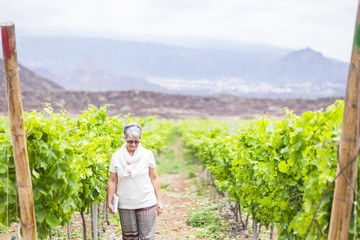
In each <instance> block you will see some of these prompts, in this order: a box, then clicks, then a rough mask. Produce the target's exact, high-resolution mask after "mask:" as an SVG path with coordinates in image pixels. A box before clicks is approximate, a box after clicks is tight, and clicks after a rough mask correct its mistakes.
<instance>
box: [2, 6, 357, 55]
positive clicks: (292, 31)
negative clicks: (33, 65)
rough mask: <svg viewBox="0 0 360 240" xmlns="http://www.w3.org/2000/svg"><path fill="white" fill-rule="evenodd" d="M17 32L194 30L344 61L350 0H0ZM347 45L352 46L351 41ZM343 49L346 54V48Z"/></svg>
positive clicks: (156, 33) (174, 33) (167, 33)
mask: <svg viewBox="0 0 360 240" xmlns="http://www.w3.org/2000/svg"><path fill="white" fill-rule="evenodd" d="M0 4H1V5H2V6H6V7H2V8H0V16H1V18H2V19H1V20H13V21H15V24H16V27H17V29H18V30H19V32H20V34H21V35H37V36H43V35H76V36H92V37H104V38H120V37H122V36H138V37H141V36H143V37H144V39H146V38H147V37H148V36H153V37H157V38H158V39H159V40H161V38H162V37H163V38H168V37H184V36H189V37H197V38H212V39H223V40H231V41H233V42H236V41H242V42H253V43H266V44H270V45H276V46H281V47H287V48H296V49H298V48H303V47H312V48H314V49H316V50H319V51H322V52H324V54H325V55H329V56H334V57H338V58H341V59H343V60H346V58H347V57H348V56H349V50H348V49H349V48H350V49H351V45H352V35H353V29H354V23H355V16H356V10H357V1H355V0H351V1H350V0H347V1H344V0H317V1H313V0H272V1H269V0H252V1H249V0H226V1H223V0H171V1H169V0H136V1H128V0H93V1H88V0H62V1H48V0H31V1H27V0H14V1H6V2H5V0H0ZM349 45H350V47H349ZM345 52H346V53H345Z"/></svg>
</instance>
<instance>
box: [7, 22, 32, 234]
mask: <svg viewBox="0 0 360 240" xmlns="http://www.w3.org/2000/svg"><path fill="white" fill-rule="evenodd" d="M0 25H1V39H2V47H3V57H4V72H5V82H6V92H7V97H8V104H9V119H10V128H11V139H12V143H13V152H14V160H15V168H16V183H17V187H18V193H19V203H20V213H21V226H22V232H23V237H24V239H25V240H27V239H29V240H30V239H31V240H35V239H37V236H36V221H35V210H34V199H33V192H32V184H31V175H30V167H29V161H28V156H27V149H26V138H25V127H24V119H23V108H22V101H21V92H20V80H19V71H18V70H19V66H18V62H17V54H16V45H15V26H14V23H12V22H5V23H1V24H0Z"/></svg>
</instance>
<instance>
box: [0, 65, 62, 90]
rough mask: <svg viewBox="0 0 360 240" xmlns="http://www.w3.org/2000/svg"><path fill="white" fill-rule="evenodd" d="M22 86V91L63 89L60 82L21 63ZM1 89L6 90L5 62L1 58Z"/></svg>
mask: <svg viewBox="0 0 360 240" xmlns="http://www.w3.org/2000/svg"><path fill="white" fill-rule="evenodd" d="M19 77H20V85H21V86H20V87H21V90H22V91H56V90H61V89H63V88H62V87H60V86H59V85H58V84H56V83H54V82H52V81H50V80H48V79H45V78H43V77H41V76H39V75H37V74H35V73H34V72H32V71H30V70H29V69H27V68H26V67H24V66H22V65H19ZM0 79H1V81H0V91H1V92H4V91H5V90H4V89H5V76H4V63H3V60H2V59H0Z"/></svg>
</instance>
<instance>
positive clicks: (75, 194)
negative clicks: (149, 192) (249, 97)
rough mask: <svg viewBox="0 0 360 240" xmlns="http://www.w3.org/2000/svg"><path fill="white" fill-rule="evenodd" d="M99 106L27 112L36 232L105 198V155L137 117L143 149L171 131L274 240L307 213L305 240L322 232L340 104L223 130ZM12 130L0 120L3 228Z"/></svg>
mask: <svg viewBox="0 0 360 240" xmlns="http://www.w3.org/2000/svg"><path fill="white" fill-rule="evenodd" d="M106 110H107V106H104V107H101V108H96V107H94V106H90V107H89V109H87V110H85V111H83V113H82V115H81V116H79V117H69V116H67V115H66V114H65V113H61V114H55V113H53V111H52V108H51V107H50V106H47V107H46V108H45V109H44V110H43V112H31V113H26V114H25V117H24V118H25V131H26V140H27V149H28V156H29V163H30V172H31V177H32V185H33V194H34V202H35V213H36V221H37V223H36V225H37V231H38V234H39V236H47V235H48V234H49V232H50V231H51V230H52V229H54V228H55V227H57V226H59V225H61V226H66V225H67V224H68V223H69V221H70V220H71V218H72V216H73V215H74V213H75V212H80V213H84V212H88V211H89V209H90V207H91V205H92V204H96V203H99V202H100V201H104V200H105V199H106V190H107V181H108V174H109V173H108V171H109V170H108V167H109V161H110V158H111V155H112V153H114V152H115V151H116V150H117V149H118V148H119V147H120V146H121V145H122V135H123V132H122V126H123V124H124V123H125V122H130V121H131V122H133V121H137V122H140V123H141V124H142V126H143V132H144V133H143V138H142V143H143V145H144V146H145V147H147V148H148V149H151V150H152V151H153V152H155V153H159V152H161V151H162V150H164V149H166V147H167V145H166V144H167V143H168V138H169V136H170V135H171V134H172V133H173V132H174V129H176V131H177V132H178V133H179V134H180V135H181V138H182V142H183V143H184V147H185V148H186V149H189V150H190V151H191V153H192V154H193V155H194V156H195V157H196V158H197V159H198V160H199V161H200V163H201V164H202V165H203V166H204V167H205V168H206V169H207V171H208V172H209V173H210V174H211V177H212V179H213V182H214V184H215V185H216V188H217V190H218V191H219V192H222V193H223V194H224V195H225V196H227V197H228V198H229V200H230V201H231V202H235V203H236V206H238V208H239V211H240V213H241V212H243V213H247V214H250V216H251V218H252V220H253V222H255V223H259V224H261V225H262V226H271V228H272V229H276V230H277V235H278V239H302V238H304V237H305V234H306V233H307V231H308V228H309V226H310V223H311V222H312V219H313V217H314V221H313V224H312V225H311V228H310V231H309V234H308V235H307V238H306V239H326V238H327V234H328V231H329V222H330V212H331V204H332V198H333V191H334V185H331V186H330V190H329V191H328V192H327V194H326V195H325V197H324V198H323V200H322V196H323V194H324V192H325V191H326V189H327V188H328V186H329V184H330V183H331V182H332V181H333V180H334V178H335V176H336V168H337V145H338V143H339V140H340V133H341V122H342V116H343V102H342V101H338V102H336V103H335V104H333V105H331V106H329V107H328V108H327V109H326V110H325V111H321V110H319V111H316V112H305V113H303V114H302V115H301V116H296V115H295V114H293V113H292V112H291V111H290V110H285V114H286V116H285V117H284V119H272V118H271V117H270V116H266V115H265V116H261V117H258V118H256V119H254V120H246V121H245V120H244V121H238V122H231V127H230V128H229V122H228V121H225V120H209V119H193V120H178V121H177V122H174V121H172V120H165V119H159V118H156V117H147V118H136V117H131V116H112V117H109V116H107V113H106ZM9 131H10V130H9V123H8V120H7V118H5V117H3V118H0V220H1V223H2V224H3V225H9V224H10V223H12V222H14V221H16V218H17V217H18V215H19V206H18V201H17V197H18V196H17V193H16V180H15V166H14V159H13V153H12V146H11V134H10V132H9ZM357 186H359V184H357ZM358 189H359V188H358ZM321 200H322V201H321ZM318 205H319V210H318V211H317V213H316V210H317V207H318ZM315 213H316V214H315ZM354 218H355V219H354ZM359 220H360V219H359V217H358V216H353V218H352V220H351V228H350V237H351V238H352V237H353V236H354V234H356V232H358V231H359V230H360V227H359V226H357V227H355V226H354V221H358V222H359ZM241 221H242V220H241ZM239 224H240V223H239Z"/></svg>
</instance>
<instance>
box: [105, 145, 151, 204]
mask: <svg viewBox="0 0 360 240" xmlns="http://www.w3.org/2000/svg"><path fill="white" fill-rule="evenodd" d="M120 154H121V150H118V151H116V152H115V153H114V154H113V155H112V157H111V162H110V168H109V170H110V172H112V173H118V172H119V173H120V172H124V171H125V169H124V166H123V164H122V163H121V159H120ZM149 167H151V168H156V163H155V158H154V154H153V153H152V152H151V151H150V150H148V149H144V153H143V156H142V157H141V158H140V159H139V162H138V163H137V166H136V168H137V174H136V176H135V177H132V176H131V175H129V176H126V177H124V176H123V174H117V177H118V185H117V191H116V194H117V196H118V197H119V205H118V208H122V209H139V208H145V207H150V206H153V205H156V204H157V200H156V195H155V189H154V187H153V185H152V183H151V179H150V176H149ZM121 175H122V176H123V177H121ZM114 207H115V206H114Z"/></svg>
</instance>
